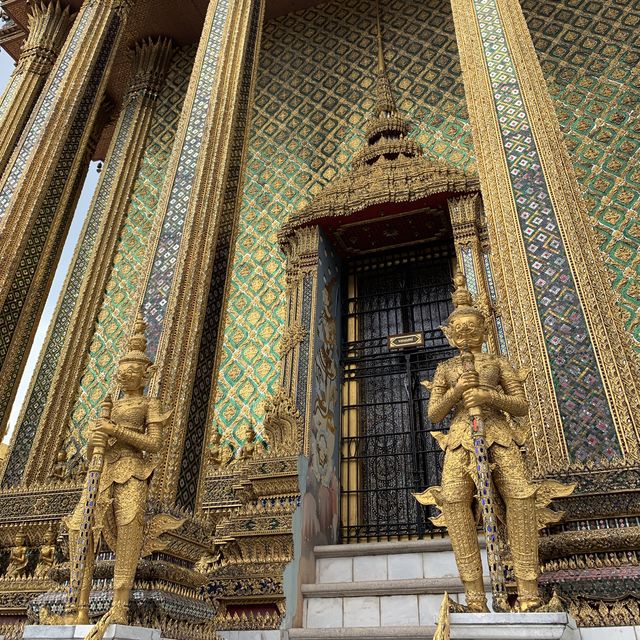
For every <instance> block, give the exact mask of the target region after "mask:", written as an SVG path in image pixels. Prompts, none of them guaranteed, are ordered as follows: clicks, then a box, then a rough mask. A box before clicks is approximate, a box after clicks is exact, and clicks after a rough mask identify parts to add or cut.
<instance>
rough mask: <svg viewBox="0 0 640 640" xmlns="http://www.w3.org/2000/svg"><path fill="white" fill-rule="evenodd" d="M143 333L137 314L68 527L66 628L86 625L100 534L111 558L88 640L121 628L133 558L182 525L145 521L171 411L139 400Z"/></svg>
mask: <svg viewBox="0 0 640 640" xmlns="http://www.w3.org/2000/svg"><path fill="white" fill-rule="evenodd" d="M145 328H146V325H145V323H144V321H143V320H142V319H141V318H140V316H138V318H137V319H136V323H135V327H134V332H133V335H132V337H131V338H130V340H129V349H128V352H127V353H126V354H125V355H124V356H123V357H122V358H121V360H120V362H119V365H118V370H117V373H116V380H117V383H118V385H119V388H120V392H121V397H119V398H118V399H116V400H115V402H111V398H110V397H107V398H106V399H105V401H104V402H103V405H102V416H101V418H100V419H99V420H97V421H96V422H95V423H94V424H93V425H92V428H91V430H90V435H89V443H88V451H87V459H88V460H90V464H89V470H88V473H87V481H86V484H85V488H84V491H83V494H82V497H81V499H80V502H79V503H78V506H77V507H76V509H75V511H74V512H73V514H72V515H71V516H70V518H69V519H68V522H67V525H68V528H69V543H70V544H69V551H70V565H71V575H70V586H69V603H68V606H67V611H66V615H65V619H66V621H67V622H68V623H78V624H86V623H88V622H89V592H90V588H91V579H92V573H93V565H94V558H95V553H96V550H97V548H98V545H99V543H100V538H101V536H104V539H105V541H106V543H107V544H108V545H109V547H110V548H111V549H112V550H113V551H114V552H115V568H114V575H113V591H114V593H113V602H112V605H111V608H110V610H109V611H108V612H107V613H106V614H105V615H104V616H103V617H102V619H101V620H100V621H99V622H98V624H97V625H96V627H95V629H94V631H93V632H92V633H93V637H94V638H95V637H100V636H101V635H102V633H103V632H104V630H105V629H106V627H107V626H108V625H109V624H112V623H120V624H126V623H127V616H128V604H129V594H130V592H131V588H132V585H133V581H134V577H135V572H136V566H137V563H138V560H139V558H140V557H141V556H143V555H146V554H148V553H151V552H152V551H155V550H157V549H159V548H162V546H164V545H163V544H162V543H161V542H160V541H159V540H158V536H159V535H160V534H161V533H162V532H163V531H166V530H168V529H172V528H176V527H177V526H180V524H181V521H180V520H177V519H176V518H172V517H171V516H168V515H164V514H161V515H160V516H155V517H154V518H147V517H146V515H145V514H146V506H147V494H148V487H149V482H150V479H151V475H152V474H153V472H154V469H155V467H156V465H157V462H156V460H155V459H154V456H153V454H155V453H156V452H158V451H159V450H160V448H161V446H162V441H163V434H162V431H163V425H164V423H165V421H166V420H167V418H168V417H169V415H170V413H171V412H168V413H166V412H164V410H163V408H162V406H161V403H160V400H159V399H158V398H149V397H146V396H145V395H144V389H145V386H146V384H147V381H148V379H149V376H150V372H151V371H152V363H151V361H150V360H149V358H148V357H147V355H146V353H145V350H146V345H147V340H146V338H145V335H144V331H145Z"/></svg>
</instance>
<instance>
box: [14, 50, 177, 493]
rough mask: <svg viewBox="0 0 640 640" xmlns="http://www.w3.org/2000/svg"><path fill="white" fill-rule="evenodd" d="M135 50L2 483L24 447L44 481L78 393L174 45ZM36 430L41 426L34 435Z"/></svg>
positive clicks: (31, 473)
mask: <svg viewBox="0 0 640 640" xmlns="http://www.w3.org/2000/svg"><path fill="white" fill-rule="evenodd" d="M133 53H134V71H133V76H132V78H131V81H130V83H129V88H128V90H127V93H126V94H125V97H124V100H123V105H122V108H121V110H120V115H119V117H118V121H117V123H116V127H115V132H114V134H113V137H112V141H111V145H110V148H109V151H108V153H107V157H106V159H105V164H104V169H103V171H102V174H101V177H100V181H99V183H98V186H97V188H96V192H95V195H94V198H93V201H92V203H91V206H90V208H89V212H88V214H87V219H86V222H85V226H84V228H83V231H82V235H81V241H80V243H79V245H78V249H77V251H76V254H75V256H74V259H73V262H72V265H71V267H70V270H69V272H68V275H67V279H66V282H65V286H64V289H63V292H62V294H61V297H60V299H59V302H58V305H57V308H56V312H55V314H54V318H53V320H52V324H51V329H50V331H49V335H48V337H47V342H46V347H45V350H44V351H43V353H42V356H41V358H40V362H39V364H38V368H37V371H36V375H35V376H34V378H33V381H32V384H31V388H30V391H29V394H28V396H27V402H26V405H25V407H24V410H23V413H22V415H21V416H20V420H19V423H18V426H17V429H16V436H15V438H14V440H15V441H16V443H17V444H16V446H15V447H14V448H13V449H12V452H11V454H10V458H9V463H8V466H7V472H6V474H5V478H4V484H5V485H7V484H12V483H13V482H15V481H17V480H18V479H19V478H20V477H21V475H22V472H23V471H24V469H25V463H26V462H27V456H28V455H29V447H31V458H30V463H29V464H28V466H27V471H26V475H25V480H28V481H31V482H38V481H44V480H45V479H46V477H47V474H48V472H49V470H50V466H51V461H52V460H53V458H54V457H55V452H56V451H57V450H58V449H59V447H60V444H61V438H62V436H63V429H64V428H65V427H66V424H67V421H68V414H69V411H70V407H71V405H72V403H73V401H74V399H75V397H76V395H77V389H78V384H79V380H80V377H81V375H82V371H83V367H84V363H85V360H86V354H87V351H88V349H89V344H90V342H91V338H92V336H93V332H94V330H95V321H96V316H97V314H98V311H99V309H100V304H101V302H102V297H103V295H104V291H105V287H106V284H107V281H108V278H109V276H110V273H111V269H112V264H113V257H114V252H115V248H116V245H117V242H118V238H119V236H120V231H121V228H122V225H123V223H124V219H125V216H126V214H127V211H128V207H129V203H130V199H131V193H132V190H133V186H134V183H135V180H136V176H137V174H138V169H139V166H140V162H141V159H142V155H143V154H144V150H145V144H144V143H145V140H146V138H147V135H148V133H149V128H150V126H151V121H152V117H153V114H154V110H155V107H156V104H157V100H158V94H159V91H160V90H161V88H162V85H163V83H164V80H165V77H166V73H167V70H168V68H169V64H170V62H171V58H172V54H173V45H172V44H171V42H170V41H169V40H168V39H167V38H157V39H155V40H153V39H147V40H144V41H141V42H139V43H137V44H136V45H135V47H134V49H133ZM38 425H42V428H40V429H38V430H37V432H36V429H37V428H38ZM44 425H46V427H45V426H44ZM34 436H35V437H34ZM36 452H37V455H36ZM43 454H44V455H43Z"/></svg>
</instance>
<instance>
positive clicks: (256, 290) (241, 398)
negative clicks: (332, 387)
mask: <svg viewBox="0 0 640 640" xmlns="http://www.w3.org/2000/svg"><path fill="white" fill-rule="evenodd" d="M372 7H373V5H372V4H371V3H369V2H360V1H359V0H347V2H328V3H326V4H322V5H321V6H319V7H315V8H312V9H309V10H306V11H301V12H298V13H294V14H290V15H287V16H282V17H279V18H277V19H273V20H270V21H269V22H267V24H266V25H265V30H264V34H263V41H262V49H261V58H260V63H259V72H258V86H257V90H256V96H255V101H254V109H253V120H252V125H251V133H250V146H249V154H248V162H247V172H246V176H245V188H244V194H243V201H242V209H241V214H240V223H239V231H238V236H237V242H236V247H235V252H236V253H235V259H234V263H233V267H232V272H231V278H230V283H229V285H228V287H229V298H228V309H227V318H226V321H227V324H226V329H225V334H224V343H223V344H224V347H223V348H224V351H223V354H222V364H221V368H220V373H219V377H218V381H217V389H216V397H215V400H214V402H215V407H214V414H213V415H214V420H215V421H216V422H217V423H218V425H219V427H221V428H222V429H223V430H224V435H225V438H228V439H229V440H230V441H231V442H232V443H235V444H237V443H239V442H241V441H242V440H243V438H244V434H245V433H246V430H247V428H248V426H249V425H250V424H251V422H252V420H256V419H257V421H258V424H260V422H261V421H262V417H263V407H262V405H263V402H264V399H265V397H266V396H268V395H269V394H270V393H271V392H273V391H274V387H275V384H276V382H277V379H278V372H279V366H278V362H279V357H278V343H279V338H280V332H281V329H282V325H283V322H284V314H285V309H284V281H283V280H284V270H283V257H282V255H281V253H280V251H279V248H278V246H277V244H276V233H277V231H278V229H279V227H280V225H281V223H282V222H283V221H284V220H285V219H286V218H287V216H288V215H290V214H291V213H293V212H294V211H296V210H297V209H299V208H301V207H303V206H304V205H305V204H306V203H307V202H308V201H309V199H310V198H311V197H312V196H314V195H316V194H318V193H319V192H320V191H321V190H322V188H323V187H324V186H325V185H326V184H327V183H328V182H330V181H331V180H332V179H333V178H334V177H335V176H337V175H338V174H339V173H341V172H343V171H345V170H346V169H347V167H348V166H349V164H350V160H351V157H352V154H353V152H354V151H355V150H356V149H357V148H358V146H359V145H360V143H361V141H362V135H363V134H362V131H363V125H364V119H365V117H366V115H367V114H368V113H369V111H370V109H371V107H372V104H373V99H374V97H375V96H374V93H373V84H374V79H375V14H374V13H373V9H372ZM383 18H384V22H385V27H384V42H385V51H386V59H387V65H388V71H389V76H390V80H391V84H392V86H393V87H394V91H395V92H396V98H397V100H398V106H399V108H400V110H401V111H402V112H403V113H406V114H407V118H408V120H409V121H410V122H412V123H413V124H414V125H415V126H414V130H413V131H412V133H411V135H412V136H413V137H415V138H416V139H417V140H418V141H419V142H420V143H421V144H422V145H423V146H424V148H425V150H426V151H427V152H428V153H431V154H433V155H435V156H438V157H441V158H442V159H444V160H446V161H448V162H449V163H450V164H452V165H454V166H457V167H459V168H462V169H467V170H473V167H474V158H473V153H472V141H471V130H470V127H469V124H468V121H467V114H466V109H465V101H464V93H463V87H462V81H461V78H460V68H459V64H458V56H457V47H456V42H455V36H454V29H453V21H452V17H451V13H450V8H449V3H448V2H447V1H446V0H433V1H431V2H428V3H426V4H425V3H424V2H419V1H417V0H396V1H394V2H391V3H386V7H385V8H384V15H383Z"/></svg>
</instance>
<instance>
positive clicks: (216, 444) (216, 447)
mask: <svg viewBox="0 0 640 640" xmlns="http://www.w3.org/2000/svg"><path fill="white" fill-rule="evenodd" d="M209 460H210V461H211V463H212V464H213V466H214V467H216V468H217V467H221V466H222V462H223V455H222V434H221V433H220V431H218V429H217V428H216V429H214V431H213V436H212V438H211V446H210V447H209Z"/></svg>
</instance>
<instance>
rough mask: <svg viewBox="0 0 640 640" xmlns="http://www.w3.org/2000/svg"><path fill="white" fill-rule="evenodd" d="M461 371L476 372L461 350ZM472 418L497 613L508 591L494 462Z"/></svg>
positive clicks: (477, 418) (505, 607) (473, 412)
mask: <svg viewBox="0 0 640 640" xmlns="http://www.w3.org/2000/svg"><path fill="white" fill-rule="evenodd" d="M460 355H461V357H462V369H463V371H464V372H475V370H476V369H475V357H474V355H473V353H472V352H471V351H468V350H461V351H460ZM469 417H470V418H471V421H470V427H471V437H472V439H473V452H474V455H475V458H476V471H477V473H478V501H479V502H480V507H481V510H482V523H483V525H484V535H485V539H486V544H487V561H488V563H489V576H490V577H491V592H492V595H493V609H494V610H495V611H509V610H510V609H509V604H508V602H507V591H506V588H505V579H504V568H503V566H502V559H501V557H500V541H499V539H498V521H497V518H496V513H495V510H494V508H493V505H494V499H495V489H494V486H493V480H492V478H491V461H490V459H489V450H488V448H487V443H486V440H485V425H484V420H483V419H482V409H481V408H480V407H472V408H471V409H469Z"/></svg>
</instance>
